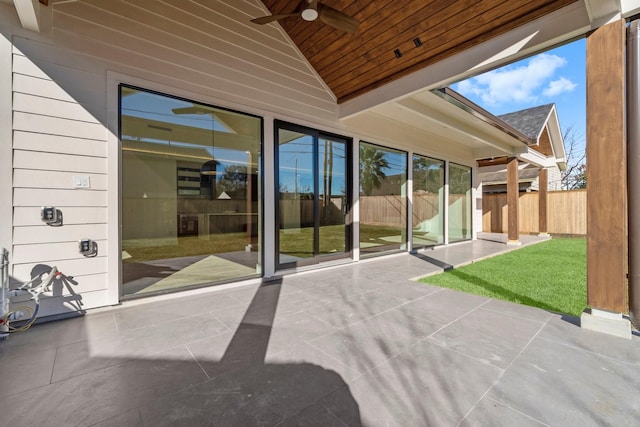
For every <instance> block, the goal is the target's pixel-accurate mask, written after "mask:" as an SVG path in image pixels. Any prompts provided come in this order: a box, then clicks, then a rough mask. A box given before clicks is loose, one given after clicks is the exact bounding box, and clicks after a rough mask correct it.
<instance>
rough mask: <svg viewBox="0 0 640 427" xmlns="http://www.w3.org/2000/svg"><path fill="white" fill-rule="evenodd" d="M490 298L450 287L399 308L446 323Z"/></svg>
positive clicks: (431, 320) (427, 318) (434, 321)
mask: <svg viewBox="0 0 640 427" xmlns="http://www.w3.org/2000/svg"><path fill="white" fill-rule="evenodd" d="M487 301H489V299H488V298H485V297H480V296H477V295H471V294H465V293H462V292H456V291H452V290H449V289H444V288H443V289H441V290H440V291H438V292H432V293H430V294H428V295H426V296H424V297H422V298H418V299H416V300H414V301H412V302H409V303H408V304H405V305H403V306H402V307H400V308H399V310H400V311H402V312H404V313H407V314H410V315H412V316H417V317H421V318H423V319H425V320H428V321H430V322H433V323H438V324H441V325H445V324H447V323H449V322H452V321H454V320H455V319H457V318H458V317H460V316H462V315H464V314H466V313H468V312H470V311H471V310H474V309H476V308H478V307H480V306H481V305H482V304H484V303H486V302H487Z"/></svg>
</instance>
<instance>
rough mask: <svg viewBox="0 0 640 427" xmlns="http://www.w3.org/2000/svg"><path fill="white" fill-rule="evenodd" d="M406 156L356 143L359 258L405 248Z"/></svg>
mask: <svg viewBox="0 0 640 427" xmlns="http://www.w3.org/2000/svg"><path fill="white" fill-rule="evenodd" d="M406 183H407V153H405V152H402V151H398V150H393V149H391V148H385V147H381V146H378V145H374V144H369V143H366V142H361V143H360V199H359V203H360V254H361V255H362V256H367V255H371V254H377V253H380V252H385V251H390V250H398V249H404V248H406V241H407V238H406V235H407V194H406Z"/></svg>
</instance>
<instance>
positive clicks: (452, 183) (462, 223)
mask: <svg viewBox="0 0 640 427" xmlns="http://www.w3.org/2000/svg"><path fill="white" fill-rule="evenodd" d="M448 229H449V242H458V241H460V240H469V239H471V168H469V167H466V166H462V165H457V164H455V163H449V227H448Z"/></svg>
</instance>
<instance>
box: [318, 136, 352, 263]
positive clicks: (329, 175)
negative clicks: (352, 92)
mask: <svg viewBox="0 0 640 427" xmlns="http://www.w3.org/2000/svg"><path fill="white" fill-rule="evenodd" d="M318 150H319V153H318V171H319V173H320V187H319V189H318V192H319V202H320V209H319V214H320V218H319V221H320V226H319V251H318V252H319V254H320V255H333V254H341V253H345V252H346V251H347V243H346V239H347V221H346V217H345V212H347V179H346V178H347V163H346V161H347V156H346V154H347V144H346V142H344V141H335V140H331V139H326V138H321V139H320V143H319V146H318Z"/></svg>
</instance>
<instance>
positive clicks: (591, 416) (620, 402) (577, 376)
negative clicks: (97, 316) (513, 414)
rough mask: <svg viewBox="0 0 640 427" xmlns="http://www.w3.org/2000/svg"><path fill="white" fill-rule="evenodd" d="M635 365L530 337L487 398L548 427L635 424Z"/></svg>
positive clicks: (638, 397) (638, 420)
mask: <svg viewBox="0 0 640 427" xmlns="http://www.w3.org/2000/svg"><path fill="white" fill-rule="evenodd" d="M637 370H638V368H637V366H636V365H632V364H627V363H623V362H618V361H616V360H613V359H610V358H606V357H602V356H599V355H597V354H594V353H591V352H587V351H584V350H580V349H578V348H575V347H570V346H565V345H562V344H560V343H557V342H553V341H549V340H545V339H539V338H538V339H535V340H534V341H533V342H532V343H531V344H530V345H529V346H528V347H527V349H526V350H525V351H524V352H523V354H522V355H520V356H519V357H518V359H517V360H516V361H515V362H514V364H513V365H512V366H511V367H510V368H509V370H508V371H507V372H506V373H505V374H504V376H503V377H502V378H500V380H499V381H498V383H497V384H496V385H495V386H494V388H493V389H492V390H491V391H490V392H489V394H488V397H490V398H492V399H495V400H497V401H500V402H502V403H504V404H506V405H508V406H509V407H511V408H513V409H516V410H518V411H520V412H522V413H524V414H527V415H529V416H530V417H532V418H535V419H537V420H540V421H542V422H544V423H545V424H548V425H563V426H603V425H618V426H622V425H624V426H635V425H640V394H639V393H638V390H640V378H639V377H638V375H637Z"/></svg>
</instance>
